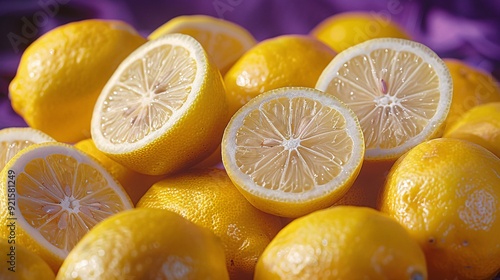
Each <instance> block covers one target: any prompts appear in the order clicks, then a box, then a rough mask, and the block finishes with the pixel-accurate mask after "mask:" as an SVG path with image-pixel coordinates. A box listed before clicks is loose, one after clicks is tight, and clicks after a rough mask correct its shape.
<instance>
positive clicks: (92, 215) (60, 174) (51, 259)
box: [0, 142, 133, 271]
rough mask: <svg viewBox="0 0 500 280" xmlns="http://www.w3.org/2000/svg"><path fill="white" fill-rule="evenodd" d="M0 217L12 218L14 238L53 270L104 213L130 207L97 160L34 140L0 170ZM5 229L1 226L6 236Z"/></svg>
mask: <svg viewBox="0 0 500 280" xmlns="http://www.w3.org/2000/svg"><path fill="white" fill-rule="evenodd" d="M1 174H2V175H1V176H2V177H1V180H0V184H1V186H0V187H1V190H0V192H1V199H0V219H1V220H2V221H3V223H4V224H6V225H7V224H9V223H10V222H12V221H14V222H15V235H16V236H15V241H16V244H21V245H23V246H25V247H27V248H28V249H30V250H32V251H33V252H35V253H37V254H38V255H39V256H41V257H42V258H43V259H44V260H45V261H46V262H47V263H48V264H49V265H50V266H51V267H52V269H54V271H57V269H58V267H59V266H60V265H61V264H62V261H63V260H64V258H65V257H66V256H67V255H68V253H69V251H71V249H72V248H73V247H74V246H75V245H76V243H77V242H78V241H79V240H80V239H81V238H82V237H83V235H85V234H86V233H87V232H88V231H89V230H90V229H91V228H92V227H93V226H95V225H96V224H97V223H99V222H100V221H102V220H104V219H106V218H107V217H109V216H111V215H113V214H115V213H118V212H120V211H122V210H126V209H130V208H132V207H133V204H132V202H131V201H130V198H129V197H128V195H127V194H126V192H125V191H124V190H123V188H122V187H121V186H120V185H119V184H118V183H116V181H115V179H114V178H113V177H112V176H111V175H110V174H109V173H108V172H107V171H106V170H105V169H104V167H102V166H101V165H99V164H98V163H97V162H95V161H94V160H93V159H91V158H90V157H88V156H86V155H85V154H83V153H82V152H80V151H78V150H77V149H76V148H73V147H71V146H69V145H67V144H63V143H56V142H53V143H41V144H34V145H31V146H30V147H28V148H25V149H23V150H22V151H20V152H19V153H18V154H17V155H16V156H15V157H14V158H12V160H10V161H9V162H8V164H7V165H6V166H5V168H4V170H3V171H2V173H1ZM9 230H10V231H12V229H11V228H7V227H2V229H1V230H0V235H1V237H3V238H8V236H10V235H12V233H11V232H10V231H9Z"/></svg>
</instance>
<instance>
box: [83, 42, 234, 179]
mask: <svg viewBox="0 0 500 280" xmlns="http://www.w3.org/2000/svg"><path fill="white" fill-rule="evenodd" d="M226 123H227V106H226V102H225V92H224V86H223V84H222V78H221V76H220V73H219V71H218V70H217V69H216V68H215V67H214V66H213V65H212V63H211V62H210V60H209V59H208V57H207V55H206V53H205V51H204V50H203V48H202V47H201V45H200V44H199V43H198V42H197V41H196V40H195V39H193V38H192V37H190V36H187V35H182V34H170V35H165V36H162V37H161V38H158V39H156V40H152V41H150V42H148V43H146V44H145V45H143V46H141V47H140V48H139V49H137V50H136V51H135V52H133V53H132V54H131V55H130V56H129V57H128V58H127V59H125V60H124V61H123V63H122V64H121V65H120V66H119V67H118V69H117V71H116V72H115V73H114V74H113V76H112V77H111V79H110V80H109V81H108V83H107V84H106V86H105V87H104V89H103V91H102V93H101V95H100V96H99V98H98V100H97V103H96V106H95V108H94V115H93V118H92V125H91V128H92V139H93V140H94V143H95V145H96V147H97V148H98V149H99V150H101V151H102V152H104V153H106V154H107V155H108V156H109V157H111V158H112V159H114V160H116V161H117V162H119V163H121V164H123V165H125V166H127V167H129V168H131V169H133V170H135V171H137V172H140V173H144V174H150V175H161V174H167V173H171V172H175V171H178V170H180V169H182V168H185V167H188V166H189V165H190V164H194V163H195V162H197V161H199V160H201V159H203V158H204V157H206V156H208V155H209V154H210V153H211V152H213V151H214V150H215V149H216V148H217V146H218V144H219V143H220V140H221V138H222V133H223V130H224V127H225V125H226ZM188 135H189V137H188Z"/></svg>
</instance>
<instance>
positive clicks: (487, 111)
mask: <svg viewBox="0 0 500 280" xmlns="http://www.w3.org/2000/svg"><path fill="white" fill-rule="evenodd" d="M444 137H448V138H458V139H463V140H468V141H470V142H473V143H476V144H479V145H481V146H483V147H485V148H486V149H488V150H490V152H492V153H494V154H495V155H496V156H497V157H500V102H492V103H486V104H482V105H477V106H476V107H474V108H472V109H470V110H469V111H467V112H466V113H465V114H463V115H462V117H460V118H459V119H458V120H457V122H455V123H454V124H453V125H452V126H451V127H449V128H448V129H447V130H446V131H445V134H444Z"/></svg>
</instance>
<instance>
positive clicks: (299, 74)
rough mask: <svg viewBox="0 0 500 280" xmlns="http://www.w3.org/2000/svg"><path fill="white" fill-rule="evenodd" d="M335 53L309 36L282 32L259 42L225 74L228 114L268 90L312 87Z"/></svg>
mask: <svg viewBox="0 0 500 280" xmlns="http://www.w3.org/2000/svg"><path fill="white" fill-rule="evenodd" d="M334 56H335V52H334V51H333V50H331V49H330V48H329V47H328V46H326V45H325V44H323V43H322V42H320V41H319V40H317V39H315V38H312V37H310V36H304V35H283V36H279V37H274V38H270V39H267V40H264V41H262V42H260V43H259V44H257V45H256V46H254V47H253V48H251V49H250V50H248V51H247V52H246V53H245V54H244V55H243V56H242V57H241V58H240V59H239V60H238V61H237V62H236V63H235V64H234V65H233V67H231V69H229V71H228V72H227V73H226V75H225V76H224V83H225V85H226V90H227V100H228V104H229V112H230V114H231V115H232V114H234V113H235V112H236V111H237V110H238V109H239V108H240V107H241V106H243V105H244V104H245V103H247V102H248V101H249V100H250V99H251V98H253V97H255V96H257V95H259V94H261V93H263V92H266V91H269V90H273V89H277V88H280V87H287V86H300V87H314V85H315V84H316V81H317V80H318V77H319V75H320V74H321V71H322V70H323V68H325V67H326V65H328V63H329V62H330V61H331V60H332V58H333V57H334Z"/></svg>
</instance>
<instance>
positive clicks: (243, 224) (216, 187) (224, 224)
mask: <svg viewBox="0 0 500 280" xmlns="http://www.w3.org/2000/svg"><path fill="white" fill-rule="evenodd" d="M137 207H138V208H141V207H146V208H160V209H167V210H170V211H173V212H176V213H178V214H180V215H182V216H183V217H184V218H186V219H188V220H190V221H192V222H194V223H195V224H197V225H200V226H203V227H205V228H208V229H210V230H212V231H213V232H214V233H215V234H216V235H217V236H219V237H220V239H221V240H222V243H223V244H224V248H225V252H226V266H227V268H228V271H229V275H230V276H231V279H252V278H253V273H254V270H255V264H256V263H257V259H258V258H259V256H260V254H261V253H262V252H263V251H264V249H265V248H266V246H267V245H268V244H269V242H270V241H271V240H272V239H273V238H274V236H275V235H276V234H277V233H278V231H279V230H280V229H281V228H282V223H281V220H280V219H279V218H278V217H276V216H273V215H270V214H267V213H264V212H262V211H260V210H258V209H257V208H255V207H253V206H252V205H251V204H250V203H249V202H248V201H247V200H246V199H245V197H243V195H242V194H240V193H239V192H238V190H237V189H236V187H235V186H234V185H233V183H232V182H231V180H230V179H229V177H228V176H227V174H226V172H225V171H224V170H219V169H199V170H190V171H187V172H185V173H182V174H178V175H174V176H171V177H168V178H166V179H164V180H162V181H160V182H158V183H156V184H154V185H153V186H152V187H151V188H150V189H149V190H148V191H147V192H146V194H145V195H144V196H143V197H142V198H141V200H140V201H139V203H138V204H137Z"/></svg>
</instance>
